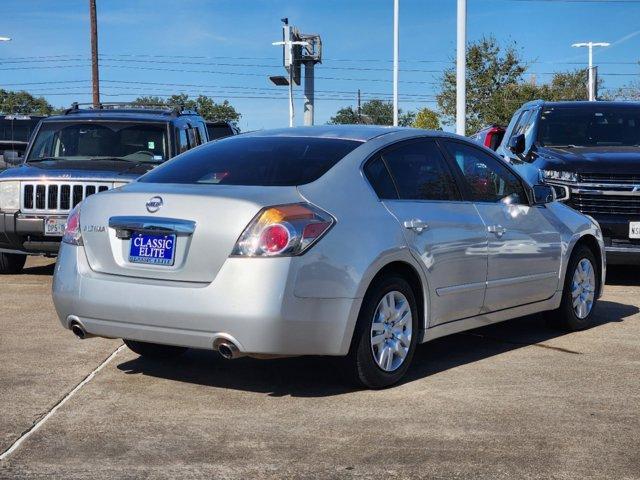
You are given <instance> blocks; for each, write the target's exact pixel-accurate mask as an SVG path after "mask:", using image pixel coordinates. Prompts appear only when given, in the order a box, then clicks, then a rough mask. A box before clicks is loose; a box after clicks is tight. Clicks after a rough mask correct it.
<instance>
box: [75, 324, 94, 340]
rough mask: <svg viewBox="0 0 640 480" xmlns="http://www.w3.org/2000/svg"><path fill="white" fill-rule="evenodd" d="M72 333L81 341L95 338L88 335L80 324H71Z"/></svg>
mask: <svg viewBox="0 0 640 480" xmlns="http://www.w3.org/2000/svg"><path fill="white" fill-rule="evenodd" d="M71 332H73V334H74V335H75V336H76V337H77V338H79V339H80V340H85V339H87V338H91V337H93V335H91V334H90V333H87V331H86V330H85V329H84V327H83V326H82V325H80V324H79V323H73V324H71Z"/></svg>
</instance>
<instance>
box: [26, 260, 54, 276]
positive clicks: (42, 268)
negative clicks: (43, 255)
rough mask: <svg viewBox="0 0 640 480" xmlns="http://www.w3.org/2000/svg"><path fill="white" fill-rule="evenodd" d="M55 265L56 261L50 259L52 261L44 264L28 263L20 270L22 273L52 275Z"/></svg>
mask: <svg viewBox="0 0 640 480" xmlns="http://www.w3.org/2000/svg"><path fill="white" fill-rule="evenodd" d="M55 267H56V262H55V261H53V260H52V263H48V264H46V265H29V264H27V266H26V267H24V269H23V270H22V275H53V271H54V269H55Z"/></svg>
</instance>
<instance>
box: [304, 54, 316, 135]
mask: <svg viewBox="0 0 640 480" xmlns="http://www.w3.org/2000/svg"><path fill="white" fill-rule="evenodd" d="M314 67H315V62H313V61H312V60H307V61H306V62H304V124H305V125H313V123H314V114H313V109H314V100H315V98H314V97H315V91H314V88H315V87H314V83H315V82H314V78H313V70H314Z"/></svg>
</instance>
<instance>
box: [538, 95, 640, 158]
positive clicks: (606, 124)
mask: <svg viewBox="0 0 640 480" xmlns="http://www.w3.org/2000/svg"><path fill="white" fill-rule="evenodd" d="M593 103H594V105H593V106H591V105H587V106H579V107H577V106H576V107H569V106H567V107H549V108H545V109H544V110H543V111H542V113H541V115H540V123H539V127H538V142H539V143H540V144H541V145H543V146H548V147H607V146H609V147H613V146H627V147H637V146H639V145H640V107H639V108H620V107H616V106H610V105H598V103H599V102H593Z"/></svg>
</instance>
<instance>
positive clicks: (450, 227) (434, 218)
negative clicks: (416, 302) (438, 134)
mask: <svg viewBox="0 0 640 480" xmlns="http://www.w3.org/2000/svg"><path fill="white" fill-rule="evenodd" d="M365 174H366V175H367V177H368V178H369V180H370V182H371V183H372V185H374V188H375V189H376V191H377V193H378V196H379V197H380V198H381V199H382V200H383V203H384V205H385V206H386V207H387V209H388V210H389V211H390V212H391V213H392V214H393V215H394V216H395V217H396V218H397V219H398V221H399V222H400V224H401V225H402V226H403V227H404V232H405V238H406V241H407V243H408V245H409V247H410V248H411V251H412V253H413V255H414V256H415V257H416V259H418V260H419V261H420V262H421V264H422V266H423V268H424V271H425V274H426V276H427V279H428V282H429V293H430V302H429V309H430V311H429V318H430V325H435V324H439V323H444V322H448V321H452V320H458V319H461V318H465V317H470V316H474V315H477V314H478V313H479V312H480V309H481V307H482V302H483V299H484V290H485V281H486V270H487V234H486V230H485V227H484V224H483V223H482V220H481V219H480V216H479V215H478V212H477V211H476V209H475V207H474V206H473V204H472V203H470V202H465V201H462V197H461V194H460V191H459V189H458V187H457V185H456V183H455V181H454V178H453V176H452V173H451V170H450V168H449V166H448V165H447V162H446V161H445V158H444V156H443V155H442V152H441V151H440V149H439V147H438V145H437V143H436V141H435V140H433V139H420V140H412V141H407V142H401V143H399V144H397V145H394V146H392V147H390V148H388V149H386V150H383V151H382V152H381V153H380V154H378V155H377V156H375V157H374V158H372V159H371V160H370V161H369V162H368V163H367V165H366V166H365Z"/></svg>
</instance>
